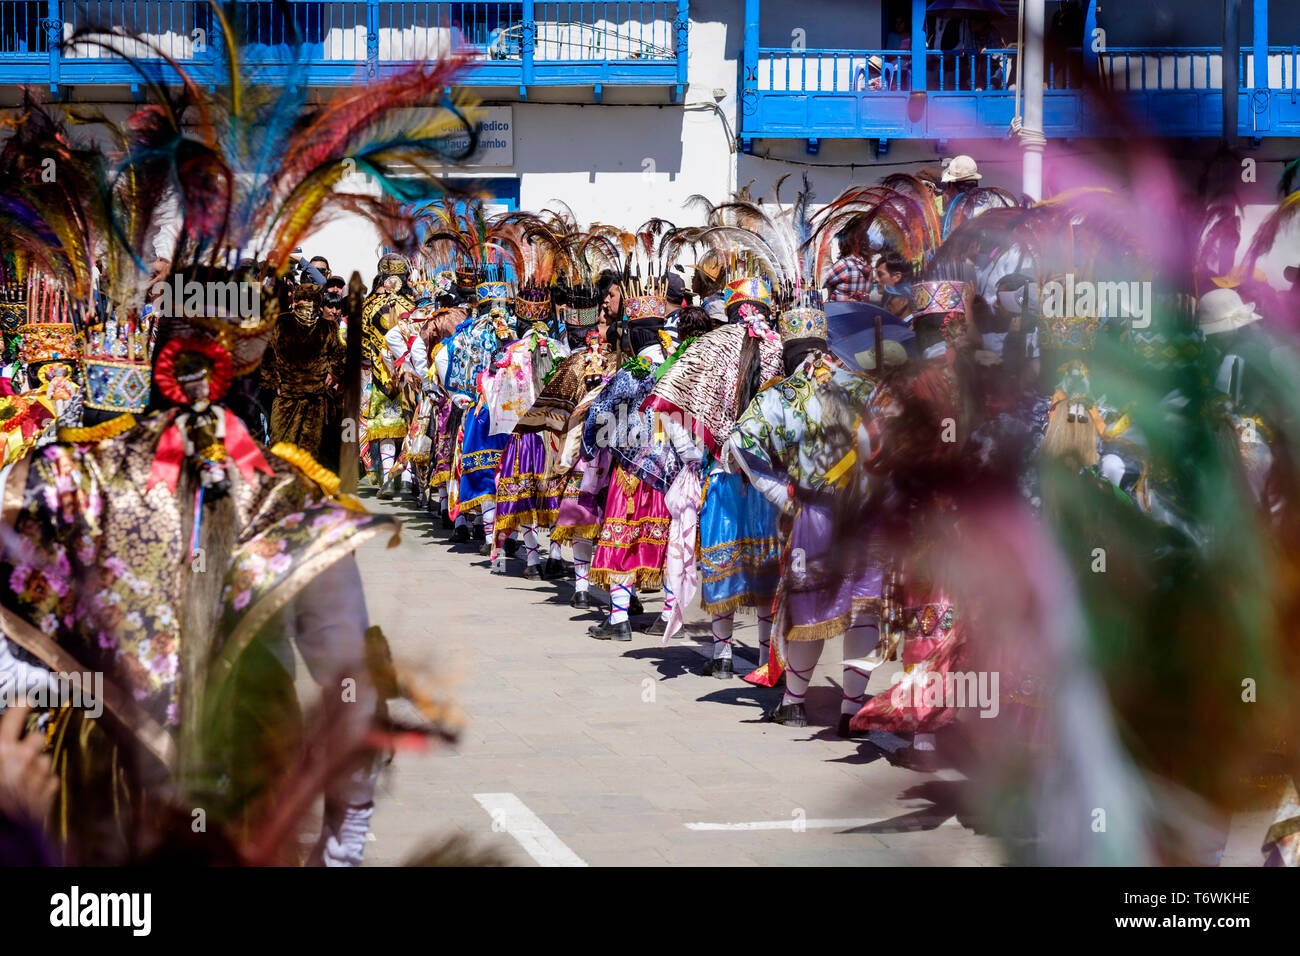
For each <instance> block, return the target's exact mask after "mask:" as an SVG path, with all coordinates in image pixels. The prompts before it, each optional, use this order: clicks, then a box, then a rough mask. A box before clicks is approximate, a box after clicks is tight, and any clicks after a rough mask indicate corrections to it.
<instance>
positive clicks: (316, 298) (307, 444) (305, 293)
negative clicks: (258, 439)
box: [262, 283, 346, 468]
mask: <svg viewBox="0 0 1300 956" xmlns="http://www.w3.org/2000/svg"><path fill="white" fill-rule="evenodd" d="M332 301H333V302H334V303H335V304H337V296H335V298H334V299H333V300H332ZM320 306H321V287H320V286H318V285H315V284H312V283H306V284H303V285H300V286H298V287H296V288H295V289H294V292H293V308H292V310H290V312H289V313H288V314H287V315H282V316H280V319H279V321H278V322H277V323H276V327H275V333H274V334H273V335H272V337H271V343H270V345H268V346H267V355H266V359H265V361H263V363H262V386H263V387H264V388H266V389H267V390H269V391H271V392H272V393H274V395H275V400H274V401H273V402H272V404H271V443H272V444H277V443H279V442H288V443H289V444H291V445H297V446H298V447H299V448H302V449H303V450H305V451H306V452H307V453H308V454H310V455H311V456H312V457H313V458H315V459H316V460H317V461H319V462H321V463H322V464H323V465H325V466H326V467H332V468H337V467H338V463H339V449H340V436H341V434H342V433H341V431H340V429H339V428H338V427H337V426H338V425H339V420H340V419H341V417H342V416H341V415H340V414H339V412H340V409H339V393H340V389H341V387H342V383H343V367H344V360H345V358H346V351H345V349H344V345H343V342H342V341H341V340H340V338H339V334H338V332H339V330H338V325H337V324H336V323H334V322H329V321H326V320H324V319H322V317H321V311H320Z"/></svg>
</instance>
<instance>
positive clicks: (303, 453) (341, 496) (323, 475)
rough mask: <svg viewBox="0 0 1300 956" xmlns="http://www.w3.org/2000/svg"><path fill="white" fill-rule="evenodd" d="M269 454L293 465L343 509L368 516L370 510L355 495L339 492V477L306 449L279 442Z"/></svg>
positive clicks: (272, 447)
mask: <svg viewBox="0 0 1300 956" xmlns="http://www.w3.org/2000/svg"><path fill="white" fill-rule="evenodd" d="M271 454H272V455H275V457H277V458H282V459H284V460H285V461H287V462H288V463H289V464H291V465H293V466H294V467H295V468H297V469H298V470H299V471H301V472H302V473H303V474H304V475H306V476H307V477H308V478H310V479H311V480H312V481H314V482H315V483H316V484H317V486H319V488H320V490H321V491H323V492H325V494H326V496H327V497H329V498H331V499H333V500H334V501H337V502H338V503H339V504H341V505H342V506H343V507H344V508H347V509H348V510H349V511H355V512H356V513H357V514H363V515H368V514H370V509H369V508H367V507H366V506H365V503H364V502H362V500H361V499H360V498H358V497H357V496H356V495H350V494H347V493H341V492H340V491H339V476H338V475H336V474H334V472H332V471H330V470H329V469H328V468H326V467H325V466H324V465H322V464H321V463H320V462H318V461H317V460H316V459H315V458H313V457H312V456H311V454H310V452H308V451H307V450H306V449H304V448H299V447H298V446H297V445H293V444H290V443H289V442H287V441H280V442H276V443H275V444H274V445H272V446H271Z"/></svg>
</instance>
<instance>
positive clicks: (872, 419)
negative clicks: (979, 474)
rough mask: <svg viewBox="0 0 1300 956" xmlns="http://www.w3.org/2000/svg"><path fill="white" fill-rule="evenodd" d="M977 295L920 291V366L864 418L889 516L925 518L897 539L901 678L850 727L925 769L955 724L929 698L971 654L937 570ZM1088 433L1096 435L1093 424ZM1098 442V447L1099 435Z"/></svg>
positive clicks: (949, 285)
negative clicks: (940, 735)
mask: <svg viewBox="0 0 1300 956" xmlns="http://www.w3.org/2000/svg"><path fill="white" fill-rule="evenodd" d="M972 295H973V288H972V286H971V284H970V283H965V282H961V281H954V280H934V279H927V280H926V281H922V282H918V283H917V284H916V285H915V286H914V287H913V290H912V302H913V307H914V312H913V316H912V324H913V327H914V328H915V329H916V332H917V346H918V348H920V349H921V354H922V359H921V361H920V363H919V364H918V366H917V367H916V368H915V369H912V370H911V372H910V374H908V375H907V376H900V377H897V378H894V379H892V380H889V381H886V382H883V383H882V384H881V385H880V387H879V388H877V389H876V391H875V393H874V394H873V395H871V396H870V402H869V404H868V408H867V411H866V412H865V418H866V421H867V431H868V436H869V451H868V452H867V454H866V455H865V456H864V459H865V460H864V462H863V467H864V468H865V471H866V474H867V475H869V476H875V477H876V480H878V481H879V480H883V479H885V478H886V477H887V478H888V480H889V484H890V487H891V492H890V495H889V496H888V497H886V498H885V499H884V500H885V501H886V504H885V505H884V506H882V510H883V511H885V512H887V513H888V514H889V515H891V516H894V517H901V516H921V517H920V518H917V519H911V518H908V519H905V520H902V521H899V522H898V524H897V526H896V527H895V528H894V529H893V532H894V533H893V534H891V536H890V537H891V538H892V539H893V540H894V541H896V542H898V545H897V546H898V547H899V549H900V555H899V560H898V564H899V567H900V575H901V579H902V591H903V593H902V618H901V620H902V626H903V633H902V635H901V639H902V641H903V669H904V674H903V677H902V679H901V680H900V681H899V682H898V683H897V684H895V685H894V686H893V687H892V688H891V690H890V691H889V692H888V693H881V694H877V695H876V696H875V697H873V698H871V699H870V700H868V701H867V702H866V704H865V705H864V706H863V707H862V708H861V710H859V711H858V713H857V714H856V715H855V716H854V717H853V719H852V721H851V725H850V726H851V729H852V730H854V731H858V732H867V731H872V730H883V731H889V732H891V733H895V734H898V735H900V736H907V735H911V737H912V748H913V753H912V755H911V757H912V759H913V760H914V761H915V762H916V764H917V766H918V767H922V768H924V767H925V766H927V765H928V764H929V763H930V762H932V761H933V759H934V749H935V736H934V735H935V732H936V731H937V730H939V729H941V728H943V727H945V726H946V725H948V724H949V723H950V722H951V721H952V720H953V718H954V716H955V710H954V708H953V707H951V706H948V704H949V702H948V701H947V700H946V699H945V697H944V695H942V694H941V695H937V698H936V695H934V694H933V693H932V692H931V693H927V692H926V691H927V689H928V688H931V687H932V686H945V685H946V682H947V681H948V674H949V672H951V671H955V670H960V669H961V666H962V663H963V662H964V660H965V655H966V632H965V622H964V620H963V619H962V616H961V613H960V609H959V608H957V607H955V606H954V604H953V601H952V599H951V597H950V595H949V592H948V588H947V583H946V582H945V581H944V580H943V576H942V571H941V570H940V568H941V565H942V558H943V555H944V548H945V542H947V541H948V540H950V536H951V534H953V533H954V532H953V530H952V528H951V523H952V518H953V513H952V508H951V505H950V499H949V498H947V497H946V496H945V493H944V490H943V489H944V487H945V485H946V484H947V483H948V482H960V480H961V475H962V472H961V456H962V453H963V449H964V447H965V445H966V443H967V440H968V439H967V437H966V436H970V435H971V434H972V433H973V432H974V431H975V429H976V428H977V427H978V425H979V424H980V421H979V419H980V415H981V413H982V408H981V407H980V403H979V401H978V400H977V398H976V397H975V394H974V388H975V384H976V383H975V381H974V375H973V373H972V371H971V367H972V366H973V364H974V363H973V360H972V354H973V353H974V351H975V350H976V349H977V347H978V346H979V345H980V344H982V343H981V341H980V338H979V333H978V331H977V330H976V328H975V326H974V324H973V323H970V322H968V320H967V315H968V312H969V309H970V300H971V296H972ZM1086 427H1087V428H1088V429H1089V431H1091V428H1092V426H1091V424H1088V425H1087V426H1086ZM1091 435H1092V438H1091V441H1092V442H1094V443H1095V441H1096V432H1095V431H1091ZM1094 460H1095V453H1094Z"/></svg>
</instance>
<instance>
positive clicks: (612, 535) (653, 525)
mask: <svg viewBox="0 0 1300 956" xmlns="http://www.w3.org/2000/svg"><path fill="white" fill-rule="evenodd" d="M627 281H629V284H630V285H631V288H632V294H631V295H630V296H629V297H628V299H627V302H626V313H627V322H626V325H625V328H624V329H622V330H621V332H622V335H623V336H624V338H625V342H626V346H625V347H626V348H627V349H628V350H630V351H631V352H632V353H633V354H634V355H635V356H636V358H635V359H633V360H632V361H630V362H628V363H627V364H625V365H624V366H623V367H622V368H621V369H619V371H618V372H616V373H615V374H614V377H613V378H611V379H610V381H609V383H608V384H607V385H606V386H605V387H604V389H602V391H601V393H600V395H599V396H597V398H596V399H595V400H594V401H593V402H592V404H591V408H590V410H589V411H588V413H587V422H586V425H585V426H584V429H583V448H584V453H585V454H586V456H587V457H588V458H589V459H591V460H597V461H601V462H602V463H607V464H606V465H605V467H610V466H612V468H613V471H612V473H611V477H610V481H609V490H608V492H607V495H606V499H605V515H604V520H603V521H602V522H601V526H600V536H599V538H598V540H597V545H596V550H595V553H594V555H593V558H592V564H591V578H592V581H593V582H594V583H595V584H596V585H597V586H599V587H604V588H606V589H607V590H608V591H609V596H610V614H609V618H608V620H606V621H603V622H602V623H600V624H596V625H593V626H592V627H591V628H589V630H588V633H589V634H590V635H591V636H592V637H593V638H595V639H597V640H605V641H607V640H615V641H630V640H631V639H632V630H631V624H630V623H629V621H628V615H629V613H636V611H635V610H633V609H634V608H637V609H638V610H639V602H637V604H636V605H634V604H633V599H634V597H635V594H636V592H637V591H638V590H645V591H654V590H658V589H659V588H660V587H662V586H663V566H664V559H665V557H666V556H667V551H668V526H669V524H670V523H671V520H672V519H671V518H670V517H669V515H668V508H667V506H666V505H665V504H664V491H665V490H666V489H667V488H668V487H669V485H670V484H671V481H672V479H673V478H674V477H675V475H676V471H677V469H678V468H680V463H679V462H677V460H676V453H675V452H674V451H673V449H672V445H671V444H670V443H669V442H668V441H667V439H666V436H662V435H656V434H655V432H654V430H653V429H654V413H653V412H642V411H641V405H642V403H643V402H644V401H645V399H646V397H647V396H648V395H649V394H650V390H651V389H652V388H653V387H654V384H655V380H654V375H653V372H654V370H655V369H656V368H657V367H658V366H659V365H660V364H661V363H662V362H663V360H664V345H665V340H667V338H668V335H667V332H665V331H664V328H663V320H664V318H665V317H666V316H667V315H668V311H669V306H668V300H667V299H666V298H664V296H663V294H662V292H661V291H660V286H659V284H658V282H657V281H656V280H652V281H651V282H650V283H647V284H644V285H643V284H642V283H641V282H640V281H639V280H637V279H632V280H627ZM647 447H649V449H650V453H649V454H647V453H646V452H647Z"/></svg>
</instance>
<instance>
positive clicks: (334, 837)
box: [321, 803, 375, 866]
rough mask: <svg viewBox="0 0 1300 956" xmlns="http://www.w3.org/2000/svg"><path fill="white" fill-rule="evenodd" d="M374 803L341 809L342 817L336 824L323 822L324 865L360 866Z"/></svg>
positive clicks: (364, 851)
mask: <svg viewBox="0 0 1300 956" xmlns="http://www.w3.org/2000/svg"><path fill="white" fill-rule="evenodd" d="M374 813H375V805H374V804H373V803H368V804H365V805H364V806H360V807H348V808H347V809H346V810H344V811H343V819H342V820H340V821H339V822H338V824H337V826H333V825H331V822H330V821H328V820H327V821H326V822H325V829H324V832H323V833H322V836H324V838H325V846H324V847H323V850H322V854H321V856H322V862H323V863H324V864H325V866H360V865H361V860H362V858H363V857H364V856H365V854H366V834H367V833H369V832H370V818H371V817H372V816H374Z"/></svg>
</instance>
